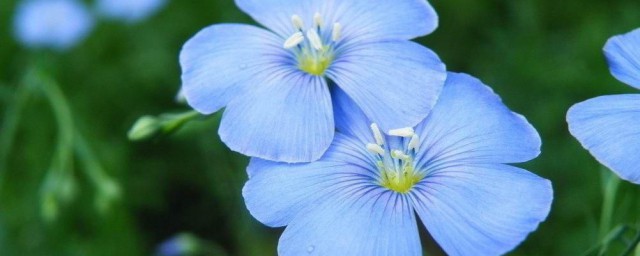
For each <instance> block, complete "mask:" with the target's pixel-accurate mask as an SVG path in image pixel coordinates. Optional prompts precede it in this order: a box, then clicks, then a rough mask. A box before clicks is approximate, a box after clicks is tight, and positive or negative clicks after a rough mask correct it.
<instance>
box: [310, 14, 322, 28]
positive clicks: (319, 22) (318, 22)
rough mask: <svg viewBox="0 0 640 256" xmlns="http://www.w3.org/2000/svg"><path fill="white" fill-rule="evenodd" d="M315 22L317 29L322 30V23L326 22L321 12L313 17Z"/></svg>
mask: <svg viewBox="0 0 640 256" xmlns="http://www.w3.org/2000/svg"><path fill="white" fill-rule="evenodd" d="M313 22H314V25H315V27H317V28H321V27H322V23H324V21H323V20H322V16H321V15H320V13H319V12H316V13H315V14H314V15H313Z"/></svg>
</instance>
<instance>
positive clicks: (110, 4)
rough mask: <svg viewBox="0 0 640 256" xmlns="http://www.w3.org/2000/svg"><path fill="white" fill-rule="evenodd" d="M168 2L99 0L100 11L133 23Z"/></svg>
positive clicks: (163, 0) (153, 0) (154, 0)
mask: <svg viewBox="0 0 640 256" xmlns="http://www.w3.org/2000/svg"><path fill="white" fill-rule="evenodd" d="M166 4H167V0H98V2H97V8H98V11H99V12H100V13H101V14H102V15H103V16H105V17H107V18H111V19H119V20H123V21H125V22H129V23H133V22H138V21H141V20H143V19H145V18H147V17H149V16H151V15H152V14H154V13H156V12H157V11H158V10H160V8H162V7H163V6H165V5H166Z"/></svg>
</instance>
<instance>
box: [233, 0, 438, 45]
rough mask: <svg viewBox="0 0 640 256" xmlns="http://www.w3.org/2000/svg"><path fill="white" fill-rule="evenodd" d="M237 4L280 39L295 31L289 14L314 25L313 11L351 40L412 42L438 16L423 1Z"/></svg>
mask: <svg viewBox="0 0 640 256" xmlns="http://www.w3.org/2000/svg"><path fill="white" fill-rule="evenodd" d="M236 4H237V5H238V6H239V7H240V9H242V10H243V11H244V12H246V13H247V14H249V15H250V16H251V17H252V18H253V19H254V20H256V21H257V22H259V23H261V24H262V25H264V26H265V27H267V28H269V29H271V30H273V31H274V32H276V33H277V34H279V35H281V36H282V37H288V36H289V35H291V34H292V33H294V32H295V31H294V28H293V26H292V25H291V16H292V15H294V14H296V15H299V16H300V17H302V18H303V20H304V21H305V23H306V24H313V19H312V18H313V15H314V14H315V13H316V12H318V13H320V14H321V15H323V17H324V20H325V22H326V23H327V24H333V23H334V22H339V23H341V24H342V25H343V27H344V35H345V38H348V39H353V40H387V39H412V38H415V37H418V36H423V35H427V34H429V33H431V32H433V30H435V29H436V27H437V26H438V16H437V14H436V13H435V11H434V10H433V7H431V5H429V3H428V2H427V1H425V0H400V1H399V0H375V1H361V0H328V1H327V0H236Z"/></svg>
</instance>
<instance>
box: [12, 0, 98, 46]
mask: <svg viewBox="0 0 640 256" xmlns="http://www.w3.org/2000/svg"><path fill="white" fill-rule="evenodd" d="M14 19H15V20H14V32H15V36H16V38H17V40H18V41H19V42H20V43H22V44H23V45H24V46H26V47H29V48H52V49H55V50H66V49H68V48H70V47H73V46H75V45H76V44H77V43H78V42H79V41H81V40H82V39H84V38H85V37H86V36H87V35H88V34H89V32H91V30H92V28H93V25H94V20H93V18H92V16H91V15H90V14H89V12H88V11H87V9H86V8H85V7H84V6H83V5H82V4H81V3H80V2H77V1H75V0H28V1H25V2H23V3H22V4H21V5H20V6H18V9H17V11H16V16H15V17H14Z"/></svg>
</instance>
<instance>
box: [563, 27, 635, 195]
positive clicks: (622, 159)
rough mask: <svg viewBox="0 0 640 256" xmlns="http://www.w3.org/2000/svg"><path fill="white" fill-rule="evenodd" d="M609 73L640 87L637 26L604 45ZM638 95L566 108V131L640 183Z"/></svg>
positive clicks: (615, 169) (604, 98)
mask: <svg viewBox="0 0 640 256" xmlns="http://www.w3.org/2000/svg"><path fill="white" fill-rule="evenodd" d="M604 53H605V56H606V58H607V61H608V63H609V67H610V69H611V73H612V74H613V76H615V77H616V78H617V79H618V80H620V81H622V82H624V83H626V84H628V85H630V86H633V87H635V88H640V29H636V30H634V31H631V32H629V33H627V34H624V35H618V36H614V37H612V38H611V39H609V41H608V42H607V44H606V45H605V47H604ZM638 120H640V95H611V96H601V97H597V98H594V99H590V100H587V101H584V102H581V103H578V104H576V105H574V106H573V107H571V109H569V112H568V113H567V122H568V123H569V131H570V132H571V134H572V135H573V136H574V137H576V138H577V139H578V141H580V143H581V144H582V146H583V147H584V148H586V149H587V150H589V152H591V154H592V155H593V156H594V157H595V158H596V159H597V160H598V161H599V162H600V163H602V164H603V165H604V166H606V167H607V168H609V169H611V170H612V171H613V172H615V173H616V174H617V175H618V176H620V178H622V179H625V180H628V181H630V182H633V183H636V184H640V158H638V152H640V122H638Z"/></svg>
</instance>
